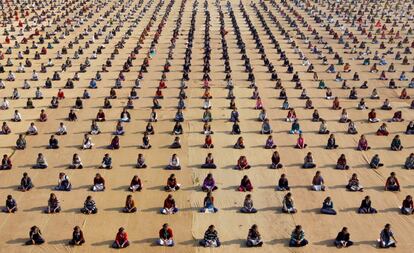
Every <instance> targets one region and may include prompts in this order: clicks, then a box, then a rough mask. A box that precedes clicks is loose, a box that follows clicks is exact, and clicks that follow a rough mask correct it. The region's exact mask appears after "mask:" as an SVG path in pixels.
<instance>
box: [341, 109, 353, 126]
mask: <svg viewBox="0 0 414 253" xmlns="http://www.w3.org/2000/svg"><path fill="white" fill-rule="evenodd" d="M350 121H351V120H350V119H349V117H348V112H347V111H346V109H343V110H342V112H341V116H340V118H339V123H348V122H350Z"/></svg>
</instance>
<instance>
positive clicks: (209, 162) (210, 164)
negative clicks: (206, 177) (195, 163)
mask: <svg viewBox="0 0 414 253" xmlns="http://www.w3.org/2000/svg"><path fill="white" fill-rule="evenodd" d="M201 168H202V169H215V168H217V166H216V165H215V164H214V158H213V155H212V154H211V153H208V154H207V156H206V159H205V162H204V164H202V165H201Z"/></svg>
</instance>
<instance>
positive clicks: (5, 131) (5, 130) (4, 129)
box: [0, 122, 11, 135]
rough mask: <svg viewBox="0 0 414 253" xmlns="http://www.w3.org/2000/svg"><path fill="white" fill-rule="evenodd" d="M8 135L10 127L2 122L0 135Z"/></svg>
mask: <svg viewBox="0 0 414 253" xmlns="http://www.w3.org/2000/svg"><path fill="white" fill-rule="evenodd" d="M10 133H11V129H10V127H9V126H8V125H7V123H6V122H3V124H2V126H1V131H0V134H4V135H7V134H10Z"/></svg>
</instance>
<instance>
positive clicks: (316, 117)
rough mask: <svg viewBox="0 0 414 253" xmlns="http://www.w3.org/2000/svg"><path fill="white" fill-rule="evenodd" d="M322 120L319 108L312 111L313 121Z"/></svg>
mask: <svg viewBox="0 0 414 253" xmlns="http://www.w3.org/2000/svg"><path fill="white" fill-rule="evenodd" d="M320 120H322V119H321V117H320V116H319V112H318V110H317V109H315V110H314V111H313V113H312V122H318V121H320Z"/></svg>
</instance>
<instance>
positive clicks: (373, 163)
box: [369, 154, 384, 169]
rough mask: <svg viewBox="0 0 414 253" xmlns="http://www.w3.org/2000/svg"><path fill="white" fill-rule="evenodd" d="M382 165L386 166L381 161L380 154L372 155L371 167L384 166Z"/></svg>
mask: <svg viewBox="0 0 414 253" xmlns="http://www.w3.org/2000/svg"><path fill="white" fill-rule="evenodd" d="M382 166H384V164H383V163H381V161H380V158H379V155H378V154H375V155H374V156H373V157H372V159H371V162H370V163H369V167H370V168H371V169H378V168H379V167H382Z"/></svg>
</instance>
